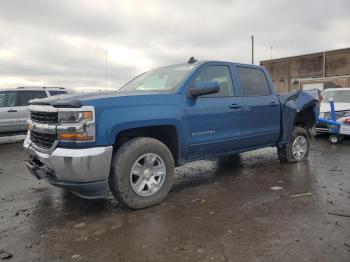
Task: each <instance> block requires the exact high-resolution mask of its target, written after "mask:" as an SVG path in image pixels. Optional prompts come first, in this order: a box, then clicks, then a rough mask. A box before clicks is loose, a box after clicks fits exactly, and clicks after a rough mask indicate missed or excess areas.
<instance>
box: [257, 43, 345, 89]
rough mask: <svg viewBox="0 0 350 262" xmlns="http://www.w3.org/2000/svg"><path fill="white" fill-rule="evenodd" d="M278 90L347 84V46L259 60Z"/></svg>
mask: <svg viewBox="0 0 350 262" xmlns="http://www.w3.org/2000/svg"><path fill="white" fill-rule="evenodd" d="M260 65H262V66H265V67H266V68H267V70H268V71H269V72H270V74H271V77H272V80H273V82H274V84H275V86H276V89H277V92H278V93H283V92H288V91H292V90H298V89H300V88H303V89H311V88H319V89H321V90H322V89H324V88H330V87H350V48H345V49H338V50H332V51H325V52H319V53H313V54H306V55H300V56H293V57H286V58H278V59H271V60H265V61H261V62H260Z"/></svg>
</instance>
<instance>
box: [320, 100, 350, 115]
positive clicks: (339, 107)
mask: <svg viewBox="0 0 350 262" xmlns="http://www.w3.org/2000/svg"><path fill="white" fill-rule="evenodd" d="M334 107H335V111H347V110H350V103H337V102H334ZM320 111H321V113H326V112H330V111H331V106H330V104H329V103H321V108H320Z"/></svg>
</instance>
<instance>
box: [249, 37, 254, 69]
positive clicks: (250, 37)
mask: <svg viewBox="0 0 350 262" xmlns="http://www.w3.org/2000/svg"><path fill="white" fill-rule="evenodd" d="M250 38H251V39H252V65H254V35H252V36H251V37H250Z"/></svg>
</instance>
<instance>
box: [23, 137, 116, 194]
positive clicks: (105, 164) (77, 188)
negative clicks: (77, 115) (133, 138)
mask: <svg viewBox="0 0 350 262" xmlns="http://www.w3.org/2000/svg"><path fill="white" fill-rule="evenodd" d="M23 146H24V149H25V151H26V152H27V153H28V156H29V159H28V161H27V163H26V165H27V167H28V169H29V171H30V173H31V174H32V175H34V176H35V177H36V178H38V179H44V180H46V181H48V182H49V183H50V184H52V185H55V186H58V187H62V188H67V189H69V190H71V191H72V192H73V193H75V194H77V195H79V196H81V197H84V198H105V197H106V196H107V186H108V183H107V181H108V176H109V171H110V166H111V159H112V152H113V147H112V146H107V147H93V148H80V149H69V148H59V147H58V148H56V149H54V150H53V151H52V152H51V153H43V152H40V151H38V150H37V149H35V148H34V147H33V145H32V143H31V141H30V139H29V137H28V136H27V138H26V139H25V140H24V143H23Z"/></svg>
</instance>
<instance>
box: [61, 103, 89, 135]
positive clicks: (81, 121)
mask: <svg viewBox="0 0 350 262" xmlns="http://www.w3.org/2000/svg"><path fill="white" fill-rule="evenodd" d="M89 109H91V110H82V111H59V112H58V126H57V136H58V139H59V140H60V141H62V142H93V141H95V119H94V110H93V107H89Z"/></svg>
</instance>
